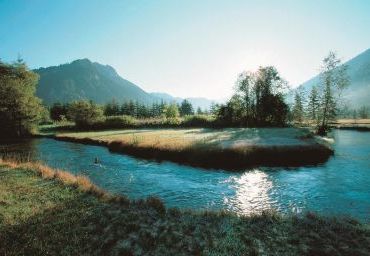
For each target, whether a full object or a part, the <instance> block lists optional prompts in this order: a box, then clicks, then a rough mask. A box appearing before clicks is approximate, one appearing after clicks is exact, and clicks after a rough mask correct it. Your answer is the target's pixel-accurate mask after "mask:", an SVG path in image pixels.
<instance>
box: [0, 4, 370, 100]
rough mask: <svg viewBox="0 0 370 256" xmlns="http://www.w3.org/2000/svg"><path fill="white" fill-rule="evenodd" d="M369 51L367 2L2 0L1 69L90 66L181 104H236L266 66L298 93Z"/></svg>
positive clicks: (369, 20)
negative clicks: (335, 59) (238, 91)
mask: <svg viewBox="0 0 370 256" xmlns="http://www.w3.org/2000/svg"><path fill="white" fill-rule="evenodd" d="M368 48H370V1H368V0H326V1H322V0H301V1H296V0H291V1H288V0H280V1H278V0H275V1H274V0H270V1H267V0H255V1H248V0H240V1H238V0H223V1H221V0H150V1H149V0H146V1H145V0H131V1H125V0H116V1H112V0H104V1H103V0H65V1H63V0H58V1H54V0H24V1H19V0H0V59H1V60H2V61H5V62H10V61H13V60H16V59H17V57H18V55H20V56H21V57H22V58H23V59H24V60H25V61H26V62H27V64H28V65H29V67H30V68H39V67H47V66H54V65H59V64H63V63H68V62H71V61H73V60H75V59H80V58H89V59H90V60H91V61H95V62H99V63H101V64H109V65H111V66H112V67H114V68H115V69H116V70H117V72H118V73H119V74H120V75H121V76H122V77H123V78H125V79H128V80H130V81H131V82H134V83H136V84H137V85H139V86H140V87H141V88H143V89H144V90H146V91H148V92H166V93H169V94H171V95H173V96H179V97H206V98H210V99H224V98H227V97H229V96H230V95H231V94H232V91H233V88H234V84H235V81H236V79H237V76H238V74H239V73H241V72H243V71H246V70H248V71H254V70H256V69H257V68H258V67H259V66H267V65H274V66H275V67H276V68H277V69H278V71H279V72H280V73H281V75H282V76H283V77H284V78H285V79H286V80H287V81H288V82H289V83H290V85H291V86H292V87H295V86H298V85H299V84H301V83H303V82H305V81H306V80H308V79H309V78H311V77H312V76H314V75H316V74H317V73H318V71H319V68H320V63H321V60H322V59H323V58H324V57H325V55H327V54H328V52H329V51H330V50H334V51H336V52H337V54H338V56H339V57H341V58H342V60H343V61H346V60H348V59H350V58H352V57H354V56H356V55H357V54H359V53H361V52H363V51H365V50H366V49H368Z"/></svg>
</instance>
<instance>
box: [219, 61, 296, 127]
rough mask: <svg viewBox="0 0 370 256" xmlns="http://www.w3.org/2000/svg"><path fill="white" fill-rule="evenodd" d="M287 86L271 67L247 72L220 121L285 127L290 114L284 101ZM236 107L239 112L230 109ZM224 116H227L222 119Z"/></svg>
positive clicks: (221, 112)
mask: <svg viewBox="0 0 370 256" xmlns="http://www.w3.org/2000/svg"><path fill="white" fill-rule="evenodd" d="M286 85H287V83H286V82H285V81H284V80H283V79H282V78H281V77H280V75H279V73H278V71H277V70H276V68H275V67H272V66H270V67H260V68H259V69H258V70H257V71H256V72H244V73H242V74H241V75H239V77H238V80H237V83H236V93H235V95H234V96H233V98H232V99H231V101H233V102H229V103H227V104H226V105H223V106H222V107H221V108H220V111H218V117H219V118H220V119H223V120H232V121H233V122H238V125H246V126H251V125H252V126H281V125H284V124H285V122H286V118H287V115H288V112H289V108H288V106H287V105H286V103H285V102H284V99H283V93H284V90H285V88H286V87H287V86H286ZM235 107H237V108H240V109H234V110H232V109H231V108H235ZM223 114H225V115H227V116H225V117H222V115H223ZM230 115H237V116H233V117H230Z"/></svg>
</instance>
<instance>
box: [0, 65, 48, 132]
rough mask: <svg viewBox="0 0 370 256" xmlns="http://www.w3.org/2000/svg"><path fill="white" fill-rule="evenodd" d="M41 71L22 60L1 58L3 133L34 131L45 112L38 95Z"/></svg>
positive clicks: (0, 107)
mask: <svg viewBox="0 0 370 256" xmlns="http://www.w3.org/2000/svg"><path fill="white" fill-rule="evenodd" d="M38 79H39V77H38V75H37V74H35V73H33V72H32V71H30V70H29V69H28V68H27V66H26V65H25V63H24V62H23V61H22V60H20V59H19V60H18V61H17V62H15V63H13V64H6V63H2V62H0V120H1V125H0V137H2V138H14V137H22V136H25V135H27V134H29V133H31V132H32V130H33V129H34V128H35V127H36V126H37V124H38V123H39V121H40V120H41V118H42V117H43V115H44V113H45V109H44V108H43V106H42V104H41V100H40V99H38V98H37V97H35V96H34V95H35V91H36V86H37V83H38Z"/></svg>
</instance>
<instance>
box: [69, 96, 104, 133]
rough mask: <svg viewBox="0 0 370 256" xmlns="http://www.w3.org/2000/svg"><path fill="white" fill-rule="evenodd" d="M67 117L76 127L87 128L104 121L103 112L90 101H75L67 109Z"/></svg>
mask: <svg viewBox="0 0 370 256" xmlns="http://www.w3.org/2000/svg"><path fill="white" fill-rule="evenodd" d="M68 116H69V118H70V119H71V120H73V121H74V122H75V123H76V126H77V127H88V126H90V125H92V124H94V123H96V122H99V121H101V120H103V119H104V114H103V110H102V108H101V107H99V106H98V105H96V104H94V103H93V102H91V101H75V102H73V103H72V104H71V105H70V107H69V109H68Z"/></svg>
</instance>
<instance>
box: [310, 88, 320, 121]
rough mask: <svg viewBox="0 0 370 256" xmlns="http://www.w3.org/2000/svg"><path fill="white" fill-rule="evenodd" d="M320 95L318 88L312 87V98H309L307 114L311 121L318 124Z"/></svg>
mask: <svg viewBox="0 0 370 256" xmlns="http://www.w3.org/2000/svg"><path fill="white" fill-rule="evenodd" d="M319 104H320V101H319V94H318V92H317V89H316V87H315V86H314V87H312V89H311V92H310V96H309V98H308V106H307V114H308V118H309V119H310V120H313V121H315V122H317V119H318V110H319Z"/></svg>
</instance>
